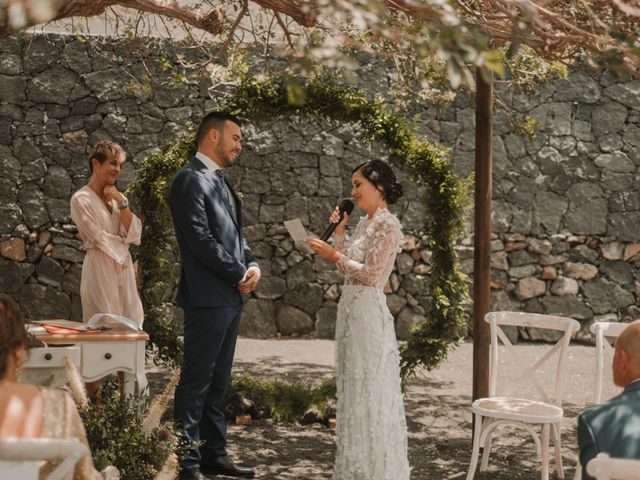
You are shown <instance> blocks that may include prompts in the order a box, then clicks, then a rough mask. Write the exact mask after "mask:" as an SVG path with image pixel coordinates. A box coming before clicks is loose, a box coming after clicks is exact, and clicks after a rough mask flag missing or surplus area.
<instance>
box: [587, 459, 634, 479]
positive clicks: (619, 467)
mask: <svg viewBox="0 0 640 480" xmlns="http://www.w3.org/2000/svg"><path fill="white" fill-rule="evenodd" d="M587 473H588V474H589V475H591V476H592V477H594V478H595V479H596V480H637V479H638V478H640V460H629V459H626V458H611V457H609V455H607V454H606V453H599V454H598V456H597V457H596V458H592V459H591V460H590V461H589V463H587Z"/></svg>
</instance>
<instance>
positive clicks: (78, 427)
mask: <svg viewBox="0 0 640 480" xmlns="http://www.w3.org/2000/svg"><path fill="white" fill-rule="evenodd" d="M27 354H28V346H27V335H26V332H25V328H24V321H23V319H22V316H21V315H20V312H19V310H18V308H17V306H16V304H15V303H14V302H13V300H11V298H9V297H8V296H6V295H2V294H0V438H4V437H18V438H63V439H66V438H76V439H78V440H79V441H80V442H82V443H84V444H85V445H86V444H87V436H86V434H85V430H84V426H83V425H82V420H81V419H80V415H79V414H78V410H77V409H76V405H75V403H74V402H73V400H72V399H71V397H70V396H69V395H68V394H67V393H66V392H65V391H63V390H54V389H49V388H42V387H36V386H33V385H25V384H21V383H18V381H17V377H18V373H17V372H18V370H19V368H20V366H21V364H22V362H23V360H24V357H25V355H27ZM54 468H55V466H54V465H49V464H45V465H44V466H43V467H42V468H41V471H40V476H41V477H43V476H46V473H47V472H50V471H51V470H53V469H54ZM107 470H108V472H109V473H108V474H107V473H106V472H107ZM103 478H106V479H117V478H118V474H117V470H116V469H114V468H113V467H108V469H105V474H101V473H99V472H97V471H96V469H95V468H94V466H93V461H92V459H91V456H90V455H86V456H84V457H83V458H81V459H80V460H79V461H78V463H77V464H76V468H75V471H74V475H73V479H74V480H87V479H88V480H102V479H103Z"/></svg>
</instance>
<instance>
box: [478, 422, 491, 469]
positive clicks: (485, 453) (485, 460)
mask: <svg viewBox="0 0 640 480" xmlns="http://www.w3.org/2000/svg"><path fill="white" fill-rule="evenodd" d="M492 439H493V431H492V432H491V433H489V435H487V439H486V440H485V442H484V445H483V446H482V461H481V462H480V471H481V472H484V471H486V470H487V467H488V466H489V455H490V454H491V443H492V442H491V440H492Z"/></svg>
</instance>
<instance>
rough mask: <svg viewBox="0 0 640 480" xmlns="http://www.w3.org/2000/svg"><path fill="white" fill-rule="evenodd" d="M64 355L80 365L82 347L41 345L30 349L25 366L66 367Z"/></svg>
mask: <svg viewBox="0 0 640 480" xmlns="http://www.w3.org/2000/svg"><path fill="white" fill-rule="evenodd" d="M64 357H69V360H71V362H72V363H75V364H76V365H78V366H79V365H80V347H39V348H32V349H31V350H30V351H29V358H28V360H27V361H26V362H25V364H24V367H25V368H57V367H64Z"/></svg>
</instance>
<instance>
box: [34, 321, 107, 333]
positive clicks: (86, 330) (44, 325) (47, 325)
mask: <svg viewBox="0 0 640 480" xmlns="http://www.w3.org/2000/svg"><path fill="white" fill-rule="evenodd" d="M40 325H42V328H44V329H45V330H46V331H47V332H49V333H54V334H55V333H61V334H75V333H100V332H101V331H102V330H101V329H99V328H73V327H61V326H60V325H52V324H50V323H40Z"/></svg>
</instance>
